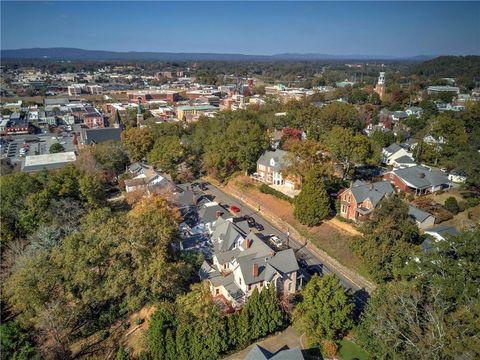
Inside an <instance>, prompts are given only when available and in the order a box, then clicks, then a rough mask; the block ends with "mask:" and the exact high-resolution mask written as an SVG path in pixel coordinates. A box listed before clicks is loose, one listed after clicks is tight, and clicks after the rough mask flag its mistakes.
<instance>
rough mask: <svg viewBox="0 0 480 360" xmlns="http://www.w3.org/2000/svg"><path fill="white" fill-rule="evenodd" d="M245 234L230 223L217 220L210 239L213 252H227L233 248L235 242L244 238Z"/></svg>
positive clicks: (220, 219)
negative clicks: (212, 242)
mask: <svg viewBox="0 0 480 360" xmlns="http://www.w3.org/2000/svg"><path fill="white" fill-rule="evenodd" d="M245 236H246V233H245V232H244V231H243V230H242V229H241V228H240V227H238V226H237V225H236V224H234V223H232V222H231V221H228V220H224V219H223V218H219V219H218V221H216V222H215V228H214V230H213V233H212V236H211V239H212V240H213V241H214V250H215V252H224V251H229V250H231V249H232V248H233V246H234V244H235V241H236V240H238V239H240V238H244V237H245Z"/></svg>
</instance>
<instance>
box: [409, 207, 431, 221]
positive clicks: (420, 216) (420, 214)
mask: <svg viewBox="0 0 480 360" xmlns="http://www.w3.org/2000/svg"><path fill="white" fill-rule="evenodd" d="M408 215H409V216H410V217H411V218H412V219H413V220H415V221H418V222H420V223H422V222H424V221H425V220H427V219H428V217H430V216H432V217H433V215H432V214H429V213H428V212H425V211H423V210H420V209H419V208H417V207H415V206H412V205H409V206H408Z"/></svg>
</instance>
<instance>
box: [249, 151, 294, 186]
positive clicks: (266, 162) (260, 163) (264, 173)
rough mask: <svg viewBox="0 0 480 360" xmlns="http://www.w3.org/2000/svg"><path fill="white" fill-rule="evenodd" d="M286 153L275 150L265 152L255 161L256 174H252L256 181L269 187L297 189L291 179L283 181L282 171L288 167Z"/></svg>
mask: <svg viewBox="0 0 480 360" xmlns="http://www.w3.org/2000/svg"><path fill="white" fill-rule="evenodd" d="M287 154H288V152H287V151H284V150H280V149H276V150H274V151H265V152H264V153H263V154H262V155H261V156H260V158H259V159H258V160H257V172H256V173H255V174H254V178H255V179H256V180H259V181H262V182H265V183H267V184H270V185H286V186H287V187H290V188H292V189H295V188H297V187H298V184H297V182H296V181H295V180H293V179H284V177H283V175H282V171H283V170H285V169H286V168H287V167H288V160H287Z"/></svg>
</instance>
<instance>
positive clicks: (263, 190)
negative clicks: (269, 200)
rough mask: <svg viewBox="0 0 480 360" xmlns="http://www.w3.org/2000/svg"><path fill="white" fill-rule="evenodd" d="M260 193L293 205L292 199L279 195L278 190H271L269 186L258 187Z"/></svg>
mask: <svg viewBox="0 0 480 360" xmlns="http://www.w3.org/2000/svg"><path fill="white" fill-rule="evenodd" d="M259 189H260V192H261V193H264V194H269V195H273V196H275V197H277V198H279V199H282V200H285V201H288V202H289V203H291V204H293V202H294V199H292V198H291V197H290V196H287V195H285V194H283V193H281V192H280V191H278V190H275V189H272V188H271V187H270V186H268V185H266V184H262V185H260V188H259Z"/></svg>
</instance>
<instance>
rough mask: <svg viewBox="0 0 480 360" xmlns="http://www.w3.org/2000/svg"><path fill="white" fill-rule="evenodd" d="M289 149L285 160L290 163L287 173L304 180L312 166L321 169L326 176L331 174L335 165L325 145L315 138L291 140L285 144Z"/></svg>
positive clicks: (285, 147)
mask: <svg viewBox="0 0 480 360" xmlns="http://www.w3.org/2000/svg"><path fill="white" fill-rule="evenodd" d="M284 149H285V150H287V151H288V153H287V155H286V156H285V160H286V162H287V164H288V166H287V168H286V169H285V175H289V174H291V175H294V176H297V177H298V178H299V179H301V180H303V179H304V178H305V176H306V175H307V173H308V172H309V171H311V169H312V168H314V167H315V168H317V169H321V172H323V174H324V176H327V177H328V176H331V175H332V173H333V167H332V163H331V159H330V158H329V156H328V154H327V152H326V149H325V147H324V146H323V145H322V144H320V143H319V142H317V141H315V140H309V139H307V140H305V141H296V140H293V141H292V140H290V141H287V142H286V143H285V144H284Z"/></svg>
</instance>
